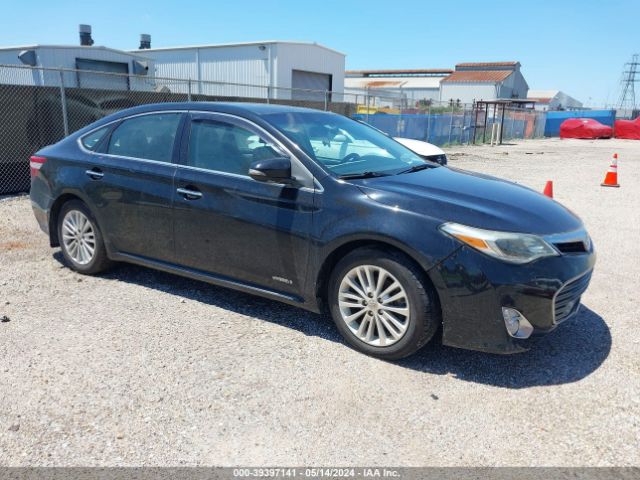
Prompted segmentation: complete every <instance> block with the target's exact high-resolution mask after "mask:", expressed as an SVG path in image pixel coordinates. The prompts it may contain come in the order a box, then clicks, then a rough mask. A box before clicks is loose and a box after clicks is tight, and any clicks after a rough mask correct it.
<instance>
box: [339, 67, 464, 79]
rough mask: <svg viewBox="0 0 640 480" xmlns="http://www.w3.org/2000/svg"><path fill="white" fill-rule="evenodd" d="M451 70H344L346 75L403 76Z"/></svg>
mask: <svg viewBox="0 0 640 480" xmlns="http://www.w3.org/2000/svg"><path fill="white" fill-rule="evenodd" d="M452 72H453V70H450V69H445V68H414V69H407V70H347V71H346V72H344V73H345V74H346V75H361V76H364V77H369V76H389V77H393V76H395V77H403V76H421V75H435V76H437V75H440V76H445V75H449V74H451V73H452Z"/></svg>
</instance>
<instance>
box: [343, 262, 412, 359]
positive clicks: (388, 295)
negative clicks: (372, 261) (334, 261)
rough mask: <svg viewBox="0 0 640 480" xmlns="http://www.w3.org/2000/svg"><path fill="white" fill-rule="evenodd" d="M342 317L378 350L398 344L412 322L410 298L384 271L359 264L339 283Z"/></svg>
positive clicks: (399, 284)
mask: <svg viewBox="0 0 640 480" xmlns="http://www.w3.org/2000/svg"><path fill="white" fill-rule="evenodd" d="M338 305H339V308H340V315H341V317H342V320H343V321H344V322H345V324H346V325H347V327H349V330H351V333H353V334H354V335H355V336H356V337H357V338H358V339H360V340H361V341H363V342H365V343H367V344H369V345H373V346H376V347H388V346H390V345H393V344H394V343H396V342H397V341H399V340H400V339H401V338H402V337H403V335H404V334H405V332H406V331H407V328H408V326H409V322H410V320H411V315H410V311H411V310H410V305H409V297H408V295H407V293H406V291H405V289H404V287H403V286H402V284H401V283H400V282H399V281H398V279H396V278H395V277H394V276H393V275H392V274H391V273H389V272H388V271H387V270H385V269H384V268H381V267H378V266H375V265H359V266H357V267H355V268H352V269H351V270H350V271H349V272H347V274H346V275H345V276H344V278H343V279H342V281H341V282H340V289H339V291H338Z"/></svg>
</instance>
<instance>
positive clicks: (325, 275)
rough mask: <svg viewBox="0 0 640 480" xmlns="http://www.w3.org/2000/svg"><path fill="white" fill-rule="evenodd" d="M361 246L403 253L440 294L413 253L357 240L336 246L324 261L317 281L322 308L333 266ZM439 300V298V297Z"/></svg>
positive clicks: (317, 291)
mask: <svg viewBox="0 0 640 480" xmlns="http://www.w3.org/2000/svg"><path fill="white" fill-rule="evenodd" d="M359 248H379V249H381V250H384V251H386V252H394V253H396V254H398V255H402V256H403V257H405V258H406V259H408V260H409V261H410V262H411V263H413V264H414V265H415V266H416V267H417V268H418V269H419V271H420V272H422V273H423V278H422V280H423V282H427V284H428V285H429V286H430V287H431V288H433V291H434V292H435V294H436V297H437V296H438V292H437V290H436V289H435V288H434V286H433V282H431V279H430V278H429V275H428V274H427V272H425V270H424V268H422V266H421V265H420V263H419V262H418V261H416V259H415V258H413V257H412V256H411V255H409V254H407V252H405V251H403V250H402V249H400V248H398V247H396V246H394V245H391V244H389V243H385V242H381V241H377V240H356V241H353V242H348V243H345V244H344V245H341V246H339V247H338V248H336V249H335V250H334V251H333V252H331V253H330V254H329V255H328V256H327V258H326V259H325V261H324V263H323V264H322V267H320V271H319V273H318V280H317V282H316V297H317V298H318V302H319V303H320V305H321V308H323V309H324V308H325V307H326V299H327V293H328V292H327V290H328V287H329V277H331V272H332V271H333V268H334V267H335V266H336V264H337V263H338V262H339V261H340V259H342V258H343V257H344V256H345V255H348V254H349V253H351V252H352V251H354V250H356V249H359ZM438 301H439V298H438Z"/></svg>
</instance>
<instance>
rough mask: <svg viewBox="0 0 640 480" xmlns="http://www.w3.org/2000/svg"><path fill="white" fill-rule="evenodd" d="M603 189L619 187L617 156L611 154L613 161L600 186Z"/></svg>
mask: <svg viewBox="0 0 640 480" xmlns="http://www.w3.org/2000/svg"><path fill="white" fill-rule="evenodd" d="M600 185H601V186H603V187H619V186H620V185H619V184H618V154H617V153H614V154H613V160H612V161H611V165H610V166H609V170H607V174H606V176H605V177H604V182H602V183H601V184H600Z"/></svg>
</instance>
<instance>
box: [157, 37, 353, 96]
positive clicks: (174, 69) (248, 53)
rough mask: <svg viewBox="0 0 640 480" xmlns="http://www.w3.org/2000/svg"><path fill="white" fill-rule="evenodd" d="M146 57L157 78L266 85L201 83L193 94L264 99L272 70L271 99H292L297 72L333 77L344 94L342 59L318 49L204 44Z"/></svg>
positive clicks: (339, 90)
mask: <svg viewBox="0 0 640 480" xmlns="http://www.w3.org/2000/svg"><path fill="white" fill-rule="evenodd" d="M261 47H263V48H261ZM145 55H150V56H152V57H153V58H154V60H155V62H156V74H157V76H159V77H170V78H182V79H192V80H202V81H205V82H206V81H210V82H230V83H242V84H251V85H260V86H262V88H255V87H241V86H235V87H234V86H228V85H206V84H203V85H202V86H201V87H200V88H201V90H196V91H194V92H193V93H203V94H206V95H235V96H245V97H258V98H265V97H266V95H267V87H268V86H269V84H270V80H269V76H270V72H271V77H272V78H271V85H272V86H273V87H274V88H273V90H272V91H271V98H282V99H289V98H291V92H290V91H288V90H285V89H287V88H291V87H292V83H291V81H292V71H293V70H303V71H307V72H315V73H323V74H329V75H331V77H332V89H333V90H334V91H338V92H342V91H343V88H344V65H345V62H344V55H343V54H341V53H338V52H334V51H331V50H328V49H326V48H324V47H320V46H318V45H305V44H289V43H265V44H251V45H230V46H221V47H206V46H205V47H193V48H179V49H167V50H162V49H159V50H146V51H145ZM270 63H271V69H270ZM182 88H184V87H182ZM279 88H281V90H278V89H279ZM176 91H177V90H176Z"/></svg>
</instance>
